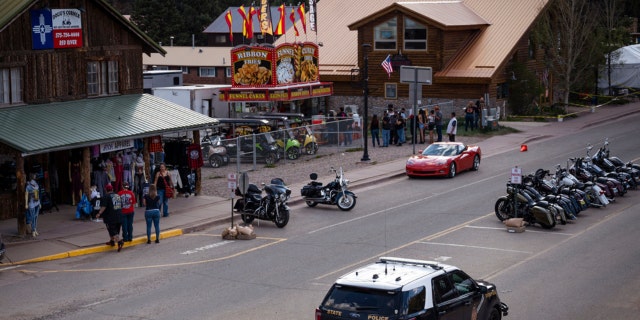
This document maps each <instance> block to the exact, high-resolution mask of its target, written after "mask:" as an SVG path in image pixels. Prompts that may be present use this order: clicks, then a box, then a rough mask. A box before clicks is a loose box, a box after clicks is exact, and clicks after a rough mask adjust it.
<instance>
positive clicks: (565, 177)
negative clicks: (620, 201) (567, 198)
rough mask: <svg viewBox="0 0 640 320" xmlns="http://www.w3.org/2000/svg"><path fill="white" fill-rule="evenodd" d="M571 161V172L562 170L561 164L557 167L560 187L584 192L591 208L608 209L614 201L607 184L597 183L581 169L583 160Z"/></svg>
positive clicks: (556, 178) (556, 175) (557, 178)
mask: <svg viewBox="0 0 640 320" xmlns="http://www.w3.org/2000/svg"><path fill="white" fill-rule="evenodd" d="M570 160H572V161H573V162H574V164H573V165H572V166H571V167H570V169H569V170H567V169H564V168H562V166H561V165H559V164H558V165H557V166H556V173H555V175H554V179H555V181H556V184H557V185H558V186H560V187H568V188H576V189H579V190H582V191H584V192H585V196H586V199H587V202H588V203H589V205H590V206H591V207H595V208H601V207H606V206H607V205H608V204H609V203H610V202H611V201H613V199H614V198H612V194H613V192H612V191H609V186H608V185H607V184H605V183H599V182H596V181H595V177H593V176H592V175H591V174H590V173H589V172H588V171H587V170H584V169H582V168H581V165H580V163H579V162H580V161H582V159H581V158H571V159H570ZM574 174H575V175H574ZM577 176H579V177H580V178H578V177H577ZM610 197H611V198H610Z"/></svg>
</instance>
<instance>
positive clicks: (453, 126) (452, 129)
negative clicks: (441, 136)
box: [447, 112, 458, 142]
mask: <svg viewBox="0 0 640 320" xmlns="http://www.w3.org/2000/svg"><path fill="white" fill-rule="evenodd" d="M457 132H458V120H457V119H456V113H455V112H451V120H449V125H447V134H448V135H449V141H451V142H455V141H456V133H457Z"/></svg>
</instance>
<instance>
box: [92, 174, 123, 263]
mask: <svg viewBox="0 0 640 320" xmlns="http://www.w3.org/2000/svg"><path fill="white" fill-rule="evenodd" d="M105 191H106V192H107V195H106V196H105V197H104V199H102V201H101V202H100V211H99V212H98V214H97V217H98V218H102V220H103V221H104V224H105V225H106V226H107V232H108V233H109V241H108V242H107V243H106V244H107V245H109V246H112V247H113V246H115V245H116V243H117V244H118V252H120V250H122V246H123V245H124V241H123V240H120V228H121V227H122V199H120V196H119V195H118V194H116V193H114V192H113V186H112V185H111V184H108V185H106V187H105Z"/></svg>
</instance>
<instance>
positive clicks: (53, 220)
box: [0, 103, 640, 266]
mask: <svg viewBox="0 0 640 320" xmlns="http://www.w3.org/2000/svg"><path fill="white" fill-rule="evenodd" d="M635 112H640V103H633V104H627V105H622V106H604V107H601V108H598V109H596V110H595V113H591V112H590V111H586V112H583V113H580V114H579V115H578V117H577V118H573V119H568V118H565V119H564V121H562V122H500V125H502V126H508V127H512V128H514V129H517V130H519V131H520V132H518V133H513V134H509V135H503V136H494V137H491V138H489V139H486V140H484V141H481V142H479V143H478V145H479V146H480V147H481V148H482V153H483V156H484V158H485V159H486V158H490V157H492V156H495V155H498V154H500V153H503V152H508V151H513V150H519V149H520V145H521V144H526V143H529V142H531V141H535V140H539V139H545V138H549V137H553V136H558V135H563V134H567V133H571V132H574V131H578V130H581V129H583V128H585V127H588V126H591V125H594V124H598V123H601V122H602V121H603V120H611V119H618V118H621V117H624V116H626V115H629V114H632V113H635ZM541 127H544V130H541ZM319 161H322V160H319ZM405 162H406V159H405V158H401V159H397V160H394V161H389V162H385V163H377V164H375V165H370V164H366V163H363V164H362V166H361V167H360V168H359V169H356V170H351V171H350V172H349V174H348V178H349V180H350V181H351V189H353V190H354V191H357V189H358V188H359V187H362V186H365V185H368V184H370V183H373V182H375V181H377V180H380V179H387V178H389V177H393V176H401V175H404V164H405ZM307 182H308V181H306V180H304V181H299V182H293V183H290V184H289V187H290V188H291V190H292V199H291V200H290V201H289V203H290V204H293V203H298V202H300V201H302V198H301V196H300V189H301V188H302V186H304V185H305V184H306V183H307ZM169 208H170V212H171V215H170V216H169V217H168V218H161V219H160V227H161V229H162V232H161V235H160V238H161V239H166V238H169V237H175V236H179V235H182V234H184V233H190V232H194V231H198V230H202V229H205V228H208V227H211V226H214V225H226V224H228V225H230V224H231V212H232V211H231V200H230V199H225V198H220V197H210V196H192V197H189V198H184V197H179V198H176V199H172V200H170V202H169ZM59 209H60V211H59V212H56V211H55V209H54V210H53V211H52V213H45V214H43V215H42V214H41V215H40V217H39V219H38V231H39V233H40V234H41V235H40V236H38V237H37V239H32V238H31V237H30V236H25V237H24V238H18V236H17V234H16V230H17V222H16V220H15V219H9V220H2V221H0V234H2V235H3V238H4V239H5V244H6V246H7V252H6V257H5V259H4V260H3V261H2V262H3V263H4V264H3V266H8V265H18V264H25V263H34V262H41V261H48V260H55V259H63V258H67V257H73V256H79V255H85V254H91V253H97V252H106V251H115V250H116V249H115V247H111V246H107V245H104V243H105V242H106V241H107V240H108V235H107V231H106V228H105V225H104V223H97V222H92V221H79V220H75V219H74V218H75V207H72V206H69V205H61V206H59ZM293 214H295V212H293ZM233 219H234V223H240V222H241V220H240V215H238V214H234V216H233ZM133 231H134V239H133V242H129V243H125V246H124V248H125V249H126V248H127V247H130V246H134V245H140V244H144V245H146V223H145V221H144V209H143V208H136V213H135V219H134V225H133ZM152 234H153V229H152ZM8 238H11V241H7V240H6V239H8ZM151 245H155V244H151ZM125 251H126V250H125Z"/></svg>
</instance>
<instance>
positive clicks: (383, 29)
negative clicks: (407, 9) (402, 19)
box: [373, 18, 398, 50]
mask: <svg viewBox="0 0 640 320" xmlns="http://www.w3.org/2000/svg"><path fill="white" fill-rule="evenodd" d="M397 29H398V23H397V18H393V19H389V20H387V21H386V22H384V23H382V24H379V25H377V26H375V27H374V28H373V33H374V42H375V49H377V50H395V49H396V42H397V41H398V39H397V38H398V37H397V33H398V32H397Z"/></svg>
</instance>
